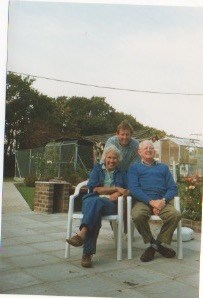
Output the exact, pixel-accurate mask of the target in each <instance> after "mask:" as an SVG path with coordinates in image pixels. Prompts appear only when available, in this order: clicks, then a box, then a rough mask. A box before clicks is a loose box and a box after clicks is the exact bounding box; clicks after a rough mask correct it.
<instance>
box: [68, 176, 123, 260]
mask: <svg viewBox="0 0 203 298" xmlns="http://www.w3.org/2000/svg"><path fill="white" fill-rule="evenodd" d="M87 182H88V180H86V181H83V182H81V183H79V184H78V185H77V186H76V188H75V192H74V194H73V195H71V196H70V198H69V210H68V223H67V234H66V238H70V237H71V236H72V225H73V219H80V220H82V218H83V214H82V212H74V201H75V198H76V197H77V196H78V194H79V193H80V189H81V188H82V187H85V186H87ZM102 220H108V221H111V222H112V226H113V232H114V240H115V247H117V260H118V261H120V260H122V232H123V198H122V197H119V198H118V213H117V214H116V215H108V216H103V217H102ZM65 258H70V244H69V243H67V242H66V245H65Z"/></svg>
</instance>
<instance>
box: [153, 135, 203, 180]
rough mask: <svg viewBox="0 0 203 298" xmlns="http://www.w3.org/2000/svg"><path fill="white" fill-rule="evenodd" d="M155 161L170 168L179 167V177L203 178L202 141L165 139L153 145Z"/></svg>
mask: <svg viewBox="0 0 203 298" xmlns="http://www.w3.org/2000/svg"><path fill="white" fill-rule="evenodd" d="M155 147H156V149H157V159H158V160H159V161H160V162H163V163H166V164H168V165H169V166H170V167H172V164H173V162H175V163H176V165H179V174H180V176H184V177H185V176H187V175H199V176H201V177H202V176H203V141H200V140H197V139H187V138H176V137H165V138H163V139H161V140H159V141H158V142H156V145H155Z"/></svg>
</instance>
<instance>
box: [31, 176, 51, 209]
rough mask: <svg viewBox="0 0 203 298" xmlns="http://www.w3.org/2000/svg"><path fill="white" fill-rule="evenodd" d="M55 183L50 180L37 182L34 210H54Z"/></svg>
mask: <svg viewBox="0 0 203 298" xmlns="http://www.w3.org/2000/svg"><path fill="white" fill-rule="evenodd" d="M53 193H54V184H53V183H49V182H42V181H36V182H35V197H34V201H35V204H34V210H35V211H37V212H47V213H52V212H53Z"/></svg>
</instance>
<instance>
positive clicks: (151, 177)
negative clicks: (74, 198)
mask: <svg viewBox="0 0 203 298" xmlns="http://www.w3.org/2000/svg"><path fill="white" fill-rule="evenodd" d="M138 153H139V155H140V157H141V162H140V163H134V164H133V165H132V166H131V167H130V169H129V171H128V188H129V190H130V192H131V194H132V196H133V198H134V205H133V208H132V220H133V222H134V224H135V227H136V228H137V230H138V232H139V233H140V235H141V236H142V238H143V241H144V243H150V246H149V247H148V248H147V249H146V250H145V252H144V253H143V254H142V256H141V258H140V259H141V261H143V262H148V261H151V260H153V259H154V255H155V253H156V252H159V253H160V254H161V255H163V256H164V257H166V258H172V257H174V256H175V254H176V253H175V251H174V250H173V249H171V248H169V247H167V246H163V245H162V243H165V244H170V243H171V241H172V236H173V232H174V230H175V229H176V227H177V225H178V222H179V220H180V219H181V214H180V213H179V212H178V211H177V210H176V209H175V208H174V206H173V203H172V200H173V198H174V197H175V196H177V194H178V189H177V186H176V184H175V181H174V180H173V177H172V175H171V172H170V170H169V168H168V166H167V165H166V164H163V163H159V162H157V161H156V160H155V159H154V156H155V150H154V145H153V143H152V142H151V141H143V142H141V143H140V145H139V150H138ZM152 214H155V215H159V217H160V218H161V219H162V221H163V225H162V227H161V230H160V232H159V234H158V236H157V238H156V239H154V237H153V235H152V232H151V230H150V225H149V218H150V215H152Z"/></svg>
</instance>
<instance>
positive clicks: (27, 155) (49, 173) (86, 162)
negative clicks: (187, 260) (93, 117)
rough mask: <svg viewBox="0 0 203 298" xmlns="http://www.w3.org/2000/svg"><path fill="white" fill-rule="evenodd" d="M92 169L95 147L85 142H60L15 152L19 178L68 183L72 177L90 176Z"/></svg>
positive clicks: (79, 140)
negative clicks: (76, 174) (60, 180)
mask: <svg viewBox="0 0 203 298" xmlns="http://www.w3.org/2000/svg"><path fill="white" fill-rule="evenodd" d="M92 166H93V143H92V142H91V141H88V140H84V139H69V138H65V139H58V140H55V141H53V142H50V143H47V144H46V145H45V147H41V148H34V149H27V150H16V152H15V178H25V177H27V176H36V177H37V178H38V179H41V178H57V179H61V178H62V179H67V178H68V176H69V175H70V174H72V173H76V172H77V173H80V172H85V173H86V174H87V173H88V172H89V171H90V170H91V168H92Z"/></svg>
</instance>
